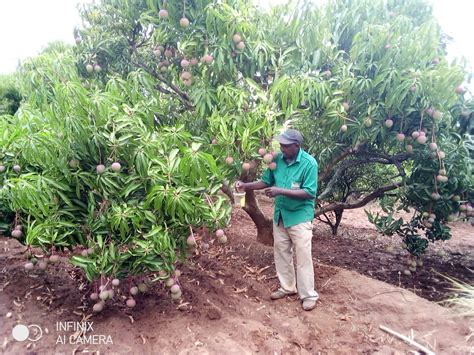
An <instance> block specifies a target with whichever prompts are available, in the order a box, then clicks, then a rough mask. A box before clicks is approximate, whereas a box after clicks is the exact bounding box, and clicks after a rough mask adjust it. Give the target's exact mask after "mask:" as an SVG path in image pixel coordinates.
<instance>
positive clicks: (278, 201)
mask: <svg viewBox="0 0 474 355" xmlns="http://www.w3.org/2000/svg"><path fill="white" fill-rule="evenodd" d="M275 163H276V169H275V170H270V169H267V170H266V171H265V172H264V174H263V177H262V181H263V182H264V183H265V184H267V185H269V186H276V187H282V188H284V189H303V190H304V191H306V192H307V193H308V194H309V195H311V196H313V198H311V199H304V200H300V199H295V198H290V197H286V196H281V195H280V196H276V197H275V212H274V214H273V220H274V222H275V223H278V219H279V217H280V214H281V218H282V221H283V226H284V227H285V228H289V227H292V226H295V225H297V224H299V223H303V222H309V221H312V220H313V218H314V201H315V199H316V191H317V188H318V163H317V162H316V159H314V158H313V157H312V156H311V155H309V154H308V153H306V152H305V151H304V150H303V149H300V150H299V152H298V155H297V156H296V159H295V160H294V161H293V162H292V163H290V164H287V163H286V162H285V160H284V159H283V154H281V153H279V154H278V155H277V156H276V157H275Z"/></svg>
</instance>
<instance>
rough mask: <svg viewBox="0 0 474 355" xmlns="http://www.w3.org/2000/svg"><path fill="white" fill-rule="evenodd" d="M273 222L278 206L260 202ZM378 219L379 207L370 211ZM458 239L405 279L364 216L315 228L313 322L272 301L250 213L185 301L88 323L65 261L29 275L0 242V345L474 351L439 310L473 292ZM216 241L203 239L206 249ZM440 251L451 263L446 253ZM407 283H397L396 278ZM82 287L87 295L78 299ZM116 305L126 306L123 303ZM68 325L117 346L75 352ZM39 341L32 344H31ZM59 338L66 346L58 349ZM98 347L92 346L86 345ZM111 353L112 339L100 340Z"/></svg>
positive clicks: (291, 305)
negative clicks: (18, 332)
mask: <svg viewBox="0 0 474 355" xmlns="http://www.w3.org/2000/svg"><path fill="white" fill-rule="evenodd" d="M260 203H261V205H262V207H263V209H264V211H265V212H266V213H267V214H271V210H272V206H271V201H270V200H269V199H267V198H265V197H260ZM373 209H376V206H373ZM452 226H453V238H452V239H451V240H450V241H449V242H447V243H444V244H441V243H440V244H436V245H434V246H431V247H430V249H429V251H428V253H427V254H426V255H425V256H424V258H423V266H422V267H418V268H417V271H416V272H415V273H414V275H412V276H409V277H407V276H405V275H404V274H403V270H404V269H406V268H407V266H406V261H407V257H408V254H407V253H406V252H405V251H403V250H402V249H401V247H400V245H401V243H400V241H399V239H397V238H396V237H393V238H389V237H384V236H381V235H380V234H378V233H377V232H376V231H375V228H374V227H373V226H372V225H371V224H370V223H368V222H367V218H366V216H365V213H364V211H363V209H359V210H352V211H346V212H345V213H344V217H343V220H342V225H341V227H340V229H339V235H338V236H336V237H334V236H332V235H331V234H330V229H329V228H328V227H327V226H325V225H324V224H322V223H321V222H315V228H314V243H313V257H314V260H315V276H316V286H317V289H318V291H319V293H320V296H321V298H320V301H318V304H317V308H316V309H315V310H314V311H312V312H305V311H303V310H302V309H301V306H300V302H299V301H298V300H297V298H296V297H291V298H288V299H284V300H279V301H274V302H272V301H270V299H269V293H270V291H271V290H274V289H276V287H277V280H276V277H275V270H274V265H273V257H272V249H271V248H269V247H265V246H263V245H261V244H259V243H257V242H256V241H255V236H256V230H255V229H254V227H253V223H252V222H251V220H250V219H249V218H248V217H247V215H246V214H245V213H244V212H243V211H242V210H234V212H233V218H232V221H231V225H230V226H228V228H227V229H226V234H227V236H228V240H229V242H228V244H227V245H225V246H220V245H218V244H217V242H213V241H211V247H210V249H209V250H208V251H202V250H200V249H198V250H197V254H196V255H194V256H193V257H192V258H191V259H190V260H189V262H188V264H187V265H185V266H183V267H181V270H182V272H183V275H182V276H181V277H180V282H181V286H182V289H183V299H182V300H181V301H180V302H178V303H173V302H172V300H171V299H170V297H169V291H167V290H164V289H163V288H162V287H158V286H157V287H155V288H153V289H151V290H149V291H148V292H147V293H145V294H141V295H139V296H138V297H137V306H136V307H135V308H134V309H133V310H128V309H125V307H124V306H123V301H121V302H117V304H116V305H114V306H111V305H110V304H108V305H107V306H106V308H105V310H104V311H103V312H102V313H100V314H94V315H91V307H92V305H91V303H90V302H89V301H87V300H86V291H87V290H86V289H85V287H86V286H85V285H86V284H85V283H84V282H83V276H82V275H81V273H80V272H77V271H74V269H73V268H71V267H70V266H68V264H67V262H66V261H65V255H64V257H63V258H62V260H61V262H60V263H58V264H56V265H52V266H51V265H50V266H49V268H48V270H47V271H37V270H35V271H34V272H32V273H30V274H27V273H26V272H25V271H24V268H23V265H24V259H23V255H22V252H23V251H24V247H22V246H21V245H20V244H19V243H18V242H17V241H15V240H13V239H7V238H3V237H2V238H1V245H2V249H1V251H0V268H1V270H2V271H1V274H0V291H1V292H0V317H1V318H0V319H1V322H2V327H1V333H0V341H1V342H2V347H1V349H2V352H4V353H9V354H12V353H31V354H34V353H38V354H46V353H53V352H54V353H81V352H93V351H100V352H101V353H129V354H152V353H153V354H158V353H159V354H195V353H199V354H216V353H226V354H246V353H262V354H274V353H278V354H280V353H283V354H287V353H292V354H308V353H318V352H322V353H377V354H392V353H407V352H409V351H410V350H416V349H414V348H413V347H410V346H408V345H406V344H405V343H403V342H402V341H400V340H398V339H396V338H394V337H392V336H391V335H388V334H387V333H384V332H383V331H381V330H380V329H379V326H380V325H384V326H386V327H388V328H390V329H393V330H395V331H397V332H399V333H402V334H405V335H409V334H413V335H414V337H415V340H416V341H417V342H418V343H420V344H422V345H424V346H426V347H428V348H429V349H432V350H434V351H436V352H437V353H443V354H463V353H469V352H470V351H473V350H474V339H473V338H474V337H469V335H470V334H471V332H472V329H470V326H471V328H472V323H469V319H466V318H463V317H460V316H456V315H455V314H454V313H453V312H452V311H451V310H450V309H448V308H446V307H443V306H442V304H439V303H437V302H435V301H441V300H443V299H446V298H447V297H448V291H447V288H448V287H449V286H450V285H449V283H447V282H446V281H445V280H444V279H443V277H442V276H441V275H439V274H437V273H436V272H435V271H434V270H436V271H437V272H438V273H440V274H444V275H449V276H453V277H456V278H458V279H461V280H463V281H465V282H471V283H472V280H473V273H472V271H471V270H474V261H473V255H472V253H473V250H474V249H473V245H474V241H473V240H472V239H473V238H472V236H473V228H472V227H471V226H470V225H468V224H463V223H458V222H456V223H454V224H452ZM201 238H204V239H207V237H206V236H205V235H201V236H200V237H198V238H197V240H198V243H200V241H201ZM439 250H442V251H443V252H439ZM399 271H400V273H399ZM78 285H79V290H78ZM116 299H117V297H116ZM67 321H75V322H81V321H83V322H85V321H88V322H93V323H92V328H93V331H92V332H91V333H88V334H90V335H96V336H97V337H96V338H95V341H96V342H98V341H100V340H99V336H100V335H103V336H106V337H108V336H110V338H111V340H112V341H113V345H112V344H105V345H90V344H80V342H79V341H71V339H70V336H71V335H77V334H79V333H80V332H79V333H76V332H74V331H64V330H61V331H58V330H57V324H58V323H59V322H61V323H64V322H67ZM17 323H19V324H26V325H31V324H37V325H39V326H40V327H41V328H42V330H43V336H42V338H41V339H40V340H38V341H36V342H31V341H29V340H26V341H24V342H18V341H15V340H14V339H13V338H12V334H11V330H12V328H13V327H14V325H15V324H17ZM30 336H31V337H33V338H34V337H35V334H32V335H30ZM58 337H61V339H66V342H67V344H60V343H59V344H58ZM89 339H90V338H89ZM102 339H103V341H104V340H105V337H104V338H102Z"/></svg>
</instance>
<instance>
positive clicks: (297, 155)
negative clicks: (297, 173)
mask: <svg viewBox="0 0 474 355" xmlns="http://www.w3.org/2000/svg"><path fill="white" fill-rule="evenodd" d="M302 154H303V149H301V148H300V149H299V150H298V154H296V158H295V160H292V161H291V162H289V163H287V164H288V166H290V165H293V164H295V163H299V162H300V160H301V155H302ZM281 158H282V159H283V160H285V158H284V157H283V155H282V156H281Z"/></svg>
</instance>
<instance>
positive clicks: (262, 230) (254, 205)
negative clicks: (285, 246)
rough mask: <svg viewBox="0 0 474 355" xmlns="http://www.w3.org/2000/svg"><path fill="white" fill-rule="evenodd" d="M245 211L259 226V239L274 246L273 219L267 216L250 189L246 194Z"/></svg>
mask: <svg viewBox="0 0 474 355" xmlns="http://www.w3.org/2000/svg"><path fill="white" fill-rule="evenodd" d="M244 211H245V212H247V214H248V215H249V216H250V218H252V221H253V222H254V223H255V226H256V227H257V241H258V242H260V243H262V244H265V245H268V246H273V220H272V219H270V218H267V217H265V215H264V214H263V212H262V210H261V209H260V206H259V204H258V201H257V199H256V198H255V193H254V192H253V191H248V192H247V193H246V194H245V207H244Z"/></svg>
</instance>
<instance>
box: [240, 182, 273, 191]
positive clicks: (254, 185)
mask: <svg viewBox="0 0 474 355" xmlns="http://www.w3.org/2000/svg"><path fill="white" fill-rule="evenodd" d="M269 186H270V185H267V184H266V183H264V182H263V181H255V182H242V181H237V182H236V183H235V188H236V189H237V191H253V190H262V189H266V188H267V187H269Z"/></svg>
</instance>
